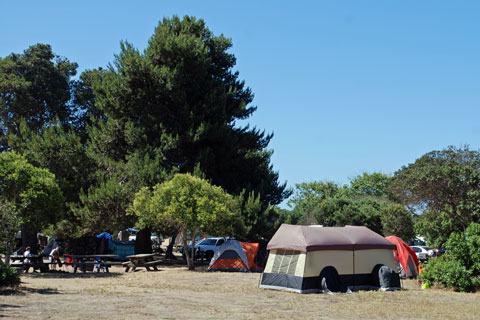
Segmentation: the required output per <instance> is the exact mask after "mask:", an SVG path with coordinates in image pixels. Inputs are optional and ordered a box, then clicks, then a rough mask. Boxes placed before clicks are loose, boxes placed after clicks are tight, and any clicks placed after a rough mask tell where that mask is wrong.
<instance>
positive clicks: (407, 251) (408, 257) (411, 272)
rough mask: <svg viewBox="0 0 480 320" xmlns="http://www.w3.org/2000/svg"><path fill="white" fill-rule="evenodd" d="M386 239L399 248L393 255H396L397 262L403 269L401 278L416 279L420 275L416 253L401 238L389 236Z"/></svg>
mask: <svg viewBox="0 0 480 320" xmlns="http://www.w3.org/2000/svg"><path fill="white" fill-rule="evenodd" d="M385 239H387V240H388V241H390V242H391V243H393V244H395V245H396V246H397V248H396V249H394V250H393V253H394V254H395V260H397V261H398V262H399V263H400V265H401V267H402V269H403V270H401V271H400V276H401V277H404V278H413V277H416V276H417V275H418V259H417V255H416V254H415V251H413V249H412V248H410V247H409V245H408V244H406V243H405V241H403V240H402V239H401V238H399V237H396V236H388V237H385Z"/></svg>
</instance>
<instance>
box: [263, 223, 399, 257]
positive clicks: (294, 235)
mask: <svg viewBox="0 0 480 320" xmlns="http://www.w3.org/2000/svg"><path fill="white" fill-rule="evenodd" d="M267 249H268V250H274V249H284V250H294V251H301V252H309V251H317V250H367V249H395V245H394V244H392V243H391V242H390V241H388V240H386V239H385V238H383V237H382V236H381V235H379V234H378V233H376V232H373V231H372V230H370V229H368V228H367V227H357V226H346V227H310V226H299V225H290V224H282V225H281V226H280V228H279V229H278V231H277V232H276V233H275V235H274V236H273V237H272V239H271V240H270V242H269V243H268V246H267Z"/></svg>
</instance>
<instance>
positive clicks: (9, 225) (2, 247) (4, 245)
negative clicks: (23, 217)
mask: <svg viewBox="0 0 480 320" xmlns="http://www.w3.org/2000/svg"><path fill="white" fill-rule="evenodd" d="M1 199H2V197H0V225H1V226H2V227H1V228H0V252H4V253H6V254H11V253H12V252H13V250H14V249H15V248H14V244H15V235H16V234H17V232H18V230H20V218H19V217H18V214H17V212H16V210H15V206H14V205H13V204H12V203H9V202H8V201H5V200H3V201H2V200H1Z"/></svg>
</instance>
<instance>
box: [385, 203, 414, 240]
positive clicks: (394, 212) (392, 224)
mask: <svg viewBox="0 0 480 320" xmlns="http://www.w3.org/2000/svg"><path fill="white" fill-rule="evenodd" d="M381 219H382V229H383V235H385V236H390V235H395V236H397V237H400V238H402V239H403V240H404V241H406V242H410V241H411V240H412V239H413V238H414V237H415V231H414V228H413V219H412V214H411V213H410V212H409V211H408V210H407V209H405V207H404V206H402V205H400V204H396V203H393V204H390V205H389V206H388V207H384V208H382V210H381Z"/></svg>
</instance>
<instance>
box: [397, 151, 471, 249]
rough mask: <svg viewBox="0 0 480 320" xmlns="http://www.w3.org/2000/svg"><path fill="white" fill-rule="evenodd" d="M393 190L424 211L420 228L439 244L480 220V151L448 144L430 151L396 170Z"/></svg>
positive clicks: (404, 201)
mask: <svg viewBox="0 0 480 320" xmlns="http://www.w3.org/2000/svg"><path fill="white" fill-rule="evenodd" d="M391 192H392V194H393V196H394V197H396V198H398V199H399V201H400V202H401V203H403V204H404V205H407V206H410V207H412V208H414V209H415V210H418V211H421V212H424V214H423V215H422V217H421V219H420V223H419V224H418V225H419V228H417V230H419V231H423V232H422V233H425V234H427V235H428V236H429V238H430V239H431V240H434V239H438V240H439V241H437V242H436V244H437V245H441V244H443V243H445V241H446V240H447V238H448V235H449V234H451V233H452V232H454V231H457V232H462V231H465V230H466V228H467V227H468V226H469V225H470V224H471V223H472V222H477V223H478V222H479V221H480V152H478V151H473V150H469V148H468V147H463V148H456V147H448V148H446V149H444V150H441V151H432V152H429V153H427V154H425V155H423V156H422V157H420V158H419V159H417V160H416V161H415V162H414V163H412V164H409V165H408V166H404V167H402V168H401V169H400V170H398V171H397V172H395V174H394V177H393V179H392V182H391Z"/></svg>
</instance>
